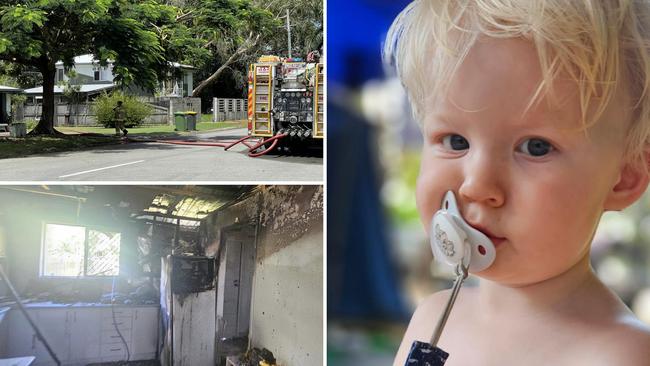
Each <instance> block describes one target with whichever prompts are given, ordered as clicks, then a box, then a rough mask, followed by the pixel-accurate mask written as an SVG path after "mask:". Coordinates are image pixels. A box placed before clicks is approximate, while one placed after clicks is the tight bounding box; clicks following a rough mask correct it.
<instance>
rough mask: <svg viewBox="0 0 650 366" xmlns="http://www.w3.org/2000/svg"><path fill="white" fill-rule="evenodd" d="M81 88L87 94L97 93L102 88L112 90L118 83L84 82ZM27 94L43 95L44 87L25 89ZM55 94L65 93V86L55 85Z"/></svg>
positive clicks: (81, 91)
mask: <svg viewBox="0 0 650 366" xmlns="http://www.w3.org/2000/svg"><path fill="white" fill-rule="evenodd" d="M79 86H80V87H81V88H80V90H79V92H80V93H87V94H95V93H97V92H100V91H102V90H110V89H113V88H115V87H116V86H117V85H115V84H112V83H111V84H82V85H79ZM25 94H27V95H43V87H42V86H39V87H36V88H31V89H25ZM54 94H63V88H62V87H60V86H58V85H55V86H54Z"/></svg>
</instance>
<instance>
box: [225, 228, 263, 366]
mask: <svg viewBox="0 0 650 366" xmlns="http://www.w3.org/2000/svg"><path fill="white" fill-rule="evenodd" d="M255 232H256V230H255V226H253V225H240V224H235V225H232V226H229V227H227V228H225V229H223V230H222V233H221V240H220V242H221V245H220V248H221V249H220V253H219V269H218V274H217V306H216V323H217V354H218V355H219V356H224V355H227V354H233V353H236V352H237V351H238V350H239V348H241V347H242V346H243V350H245V349H246V346H247V344H248V331H249V328H250V313H251V295H252V288H253V272H254V271H255Z"/></svg>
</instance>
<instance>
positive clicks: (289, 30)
mask: <svg viewBox="0 0 650 366" xmlns="http://www.w3.org/2000/svg"><path fill="white" fill-rule="evenodd" d="M287 39H288V42H287V43H288V44H289V58H291V21H289V9H287Z"/></svg>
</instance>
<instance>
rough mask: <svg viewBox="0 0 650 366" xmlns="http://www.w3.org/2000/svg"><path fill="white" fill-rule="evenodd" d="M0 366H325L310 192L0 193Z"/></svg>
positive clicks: (316, 206) (317, 234)
mask: <svg viewBox="0 0 650 366" xmlns="http://www.w3.org/2000/svg"><path fill="white" fill-rule="evenodd" d="M0 202H1V203H0V366H5V365H12V366H27V365H48V366H49V365H147V366H149V365H152V366H153V365H163V366H171V365H174V366H176V365H187V366H190V365H192V366H201V365H220V366H221V365H227V366H249V365H255V366H258V365H269V366H271V365H278V366H291V365H322V364H323V310H324V309H323V187H322V186H320V185H269V186H248V185H173V186H172V185H143V186H140V185H121V186H120V185H33V186H32V185H17V186H0Z"/></svg>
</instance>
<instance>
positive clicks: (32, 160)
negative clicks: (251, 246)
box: [0, 129, 323, 183]
mask: <svg viewBox="0 0 650 366" xmlns="http://www.w3.org/2000/svg"><path fill="white" fill-rule="evenodd" d="M245 134H246V129H236V130H228V131H221V132H212V133H205V134H201V135H199V137H200V138H201V139H214V140H220V139H221V140H223V139H233V138H235V137H238V136H244V135H245ZM0 181H5V182H17V181H131V182H148V181H151V182H161V181H166V182H167V181H171V182H173V181H182V182H187V181H201V182H229V181H238V182H251V183H253V182H293V181H299V182H315V183H322V181H323V158H322V153H321V154H320V155H319V154H313V153H312V154H305V155H303V156H295V155H264V156H261V157H257V158H251V157H248V155H247V149H246V148H245V147H244V146H236V147H233V148H231V149H230V150H229V151H224V150H223V148H222V147H211V146H185V145H172V144H164V143H151V142H148V143H128V144H123V145H111V146H105V147H98V148H93V149H91V150H86V151H74V152H61V153H52V154H46V155H33V156H29V157H24V158H16V159H2V160H0Z"/></svg>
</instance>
